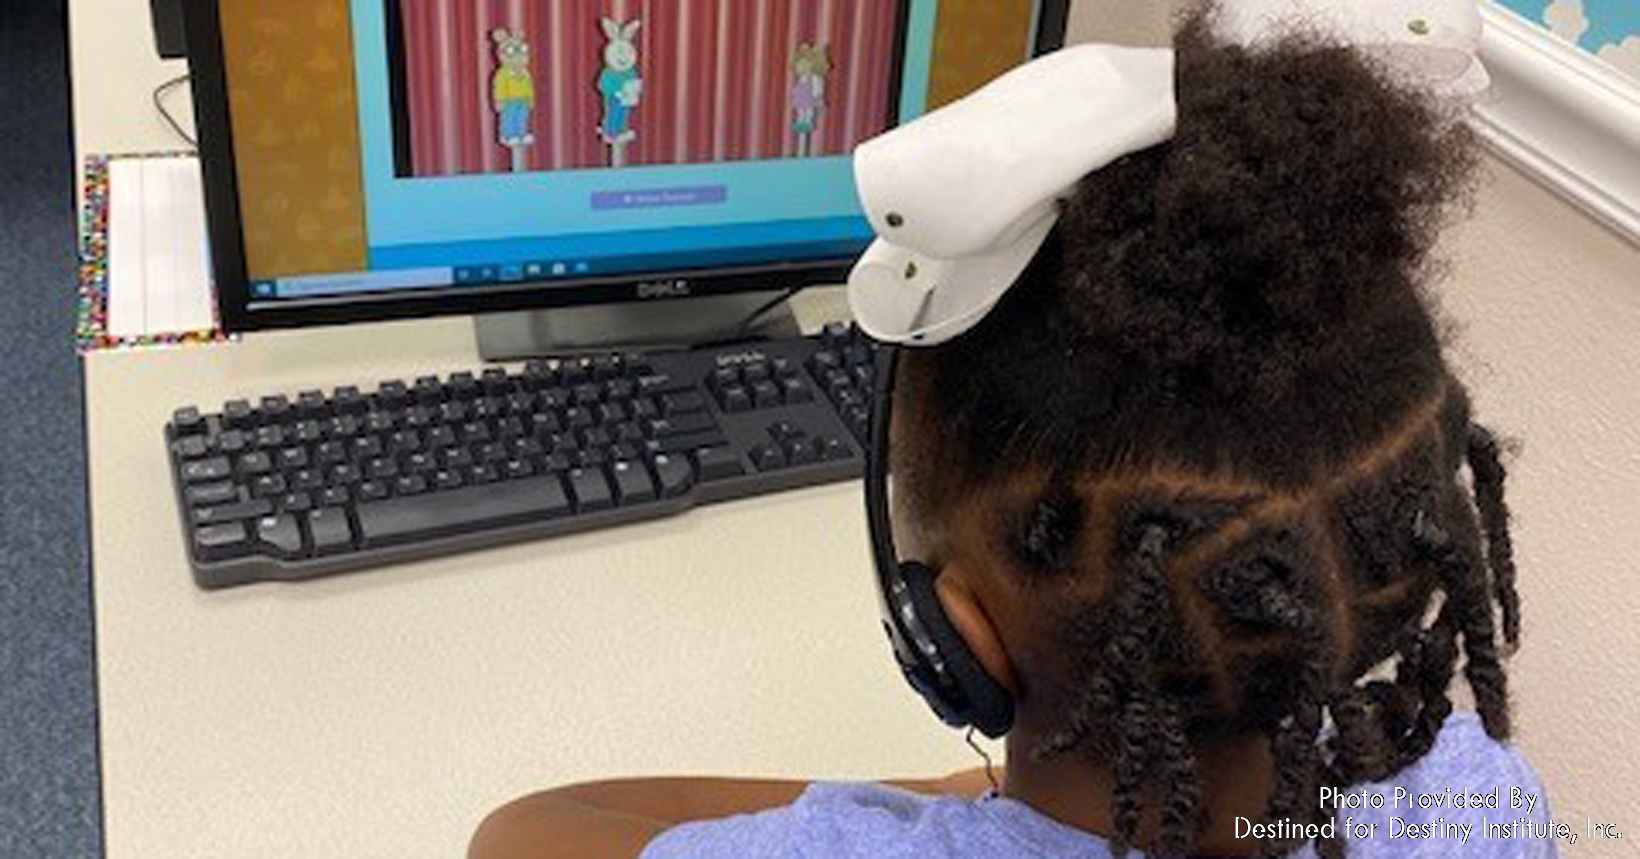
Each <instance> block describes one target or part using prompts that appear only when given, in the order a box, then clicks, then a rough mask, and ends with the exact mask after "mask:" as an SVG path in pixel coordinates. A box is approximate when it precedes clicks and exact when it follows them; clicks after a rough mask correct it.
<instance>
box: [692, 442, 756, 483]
mask: <svg viewBox="0 0 1640 859" xmlns="http://www.w3.org/2000/svg"><path fill="white" fill-rule="evenodd" d="M692 455H693V457H694V460H695V469H696V471H697V472H698V473H699V475H700V479H701V480H702V481H707V480H723V479H724V478H728V477H739V476H741V475H742V474H745V473H746V469H745V467H744V466H742V465H741V464H740V456H739V455H738V454H736V453H735V452H734V451H733V450H730V449H729V448H727V447H708V448H701V449H699V450H696V451H695V452H694V453H693V454H692Z"/></svg>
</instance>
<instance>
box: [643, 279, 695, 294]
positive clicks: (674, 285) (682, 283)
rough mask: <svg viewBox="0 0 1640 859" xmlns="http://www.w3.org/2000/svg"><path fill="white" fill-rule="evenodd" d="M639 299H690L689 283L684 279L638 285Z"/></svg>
mask: <svg viewBox="0 0 1640 859" xmlns="http://www.w3.org/2000/svg"><path fill="white" fill-rule="evenodd" d="M638 297H639V298H688V297H689V281H687V280H684V279H683V278H681V277H680V278H678V279H676V280H652V281H649V282H648V283H640V284H638Z"/></svg>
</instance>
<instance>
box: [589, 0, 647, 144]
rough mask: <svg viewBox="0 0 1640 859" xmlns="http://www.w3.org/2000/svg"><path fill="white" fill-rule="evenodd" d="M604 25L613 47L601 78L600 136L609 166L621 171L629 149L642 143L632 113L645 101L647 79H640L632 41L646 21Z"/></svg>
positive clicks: (606, 48)
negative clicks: (640, 102)
mask: <svg viewBox="0 0 1640 859" xmlns="http://www.w3.org/2000/svg"><path fill="white" fill-rule="evenodd" d="M600 23H601V24H602V25H603V28H604V35H605V36H606V37H608V39H609V43H608V44H607V45H605V46H604V70H603V72H601V73H600V74H599V75H598V94H599V95H601V96H603V99H604V120H603V123H602V124H601V125H600V126H599V127H598V134H599V136H600V137H602V138H603V141H604V143H605V144H606V145H608V146H609V165H610V166H611V167H620V166H622V165H624V164H625V163H626V147H627V146H628V145H629V144H630V143H632V141H634V140H636V139H638V132H637V131H636V130H634V129H633V128H632V127H631V126H632V111H634V110H636V109H637V107H638V101H639V100H640V99H641V98H642V97H643V78H641V77H640V76H639V75H638V46H637V44H636V43H635V42H633V41H632V38H633V37H634V36H636V35H637V34H638V28H639V27H640V26H642V25H643V21H641V20H633V21H629V22H627V23H625V24H622V23H619V22H617V21H615V20H614V19H613V18H604V19H602V21H601V22H600Z"/></svg>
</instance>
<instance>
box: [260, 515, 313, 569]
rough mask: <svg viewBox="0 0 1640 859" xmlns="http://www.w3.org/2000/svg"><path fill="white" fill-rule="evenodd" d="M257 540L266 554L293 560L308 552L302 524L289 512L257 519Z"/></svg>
mask: <svg viewBox="0 0 1640 859" xmlns="http://www.w3.org/2000/svg"><path fill="white" fill-rule="evenodd" d="M256 542H257V544H258V545H259V547H260V548H261V549H262V550H263V551H264V552H265V553H266V554H270V555H273V556H274V557H276V558H284V559H286V560H293V559H295V558H300V557H302V556H303V555H304V554H306V551H305V549H306V547H305V546H303V545H302V529H301V526H299V525H297V524H296V517H295V516H292V515H289V514H286V515H282V516H264V517H262V518H261V519H258V520H256Z"/></svg>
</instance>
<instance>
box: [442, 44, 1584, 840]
mask: <svg viewBox="0 0 1640 859" xmlns="http://www.w3.org/2000/svg"><path fill="white" fill-rule="evenodd" d="M1210 23H1211V22H1210V20H1209V19H1208V18H1207V17H1206V13H1203V14H1199V15H1197V16H1196V17H1195V18H1193V19H1191V20H1190V21H1188V22H1187V23H1186V24H1185V25H1184V27H1183V29H1182V30H1181V32H1180V34H1179V36H1178V38H1177V40H1176V48H1177V57H1176V62H1177V98H1178V127H1177V133H1176V135H1175V136H1174V138H1173V139H1172V140H1171V141H1170V142H1167V143H1164V144H1162V145H1159V146H1156V147H1153V148H1151V149H1147V150H1145V151H1143V152H1139V153H1136V154H1133V155H1130V156H1128V157H1125V158H1123V159H1121V160H1119V161H1117V162H1115V163H1114V164H1111V165H1110V166H1108V167H1105V168H1104V169H1101V170H1099V171H1097V172H1095V173H1093V174H1091V175H1089V176H1088V177H1087V178H1086V179H1084V180H1083V182H1082V183H1081V185H1080V187H1079V188H1078V189H1077V191H1076V192H1075V194H1074V196H1073V198H1072V199H1070V200H1068V201H1067V202H1066V203H1065V205H1064V207H1063V214H1062V217H1061V219H1060V221H1059V223H1058V226H1057V227H1056V228H1055V233H1054V235H1053V236H1052V237H1051V238H1050V239H1049V241H1048V243H1047V245H1045V246H1044V247H1043V248H1042V250H1041V251H1040V252H1039V253H1038V254H1037V256H1036V258H1035V261H1034V262H1033V263H1032V265H1031V267H1030V268H1029V270H1027V271H1026V273H1025V274H1024V275H1023V277H1022V278H1021V279H1020V281H1019V282H1018V283H1017V284H1016V285H1015V286H1014V288H1013V289H1011V290H1010V291H1009V292H1008V293H1007V294H1006V295H1005V296H1004V298H1003V299H1002V301H1001V302H1000V304H998V306H997V307H996V308H995V309H994V310H993V311H991V312H990V314H989V315H987V316H986V318H985V319H984V320H983V321H981V322H980V323H979V324H978V325H977V326H976V327H975V328H973V329H972V330H970V331H969V332H967V333H966V334H963V335H962V336H960V337H958V338H956V339H954V340H952V341H950V342H948V343H946V344H944V345H941V346H938V347H934V348H929V349H914V350H908V351H907V352H906V353H905V354H904V357H903V358H902V359H901V362H900V368H899V375H898V385H897V390H896V394H895V397H896V399H895V415H896V422H895V426H894V435H893V444H892V446H891V449H892V450H893V451H894V467H895V474H896V486H897V487H898V489H899V491H898V492H897V493H896V503H898V504H899V505H900V507H901V509H900V510H898V511H897V512H898V513H899V517H898V518H899V520H900V521H902V522H905V523H908V528H907V529H906V530H907V531H908V532H909V533H902V534H900V535H899V536H900V542H902V543H912V542H914V543H915V544H916V545H917V547H918V550H919V551H920V553H921V556H922V557H925V558H927V559H929V561H930V565H931V566H932V567H933V568H934V570H936V571H937V574H938V579H937V588H938V594H939V599H940V601H941V602H942V603H943V605H944V606H945V608H946V611H947V613H948V615H949V616H950V618H951V620H952V624H953V626H954V627H955V629H956V631H957V632H958V633H959V634H960V635H961V636H962V638H963V639H965V640H966V641H967V642H968V644H969V646H970V648H971V649H972V651H973V652H974V654H975V655H976V656H977V657H978V661H979V663H980V664H981V665H982V666H983V668H984V669H985V671H986V672H987V673H988V674H989V675H990V676H991V677H992V678H994V679H995V680H996V681H997V682H998V683H1000V684H1001V685H1002V686H1003V687H1004V688H1005V689H1006V690H1007V691H1008V692H1009V693H1010V695H1011V697H1012V699H1013V702H1014V711H1015V717H1014V720H1013V725H1012V728H1011V730H1010V731H1009V733H1008V734H1007V751H1008V755H1007V765H1006V769H1005V772H1004V773H1003V780H1002V783H1001V787H1000V789H999V790H995V791H990V790H987V789H986V788H987V784H986V781H985V779H984V777H983V775H982V774H980V773H966V774H960V775H957V776H953V777H952V778H950V779H947V780H945V781H940V782H929V783H901V784H883V785H822V784H815V785H807V784H802V783H777V782H731V781H692V780H656V781H638V782H617V783H606V784H598V785H588V786H580V787H571V788H566V789H562V790H557V791H552V792H548V793H544V794H539V795H536V796H532V797H528V798H525V799H522V800H519V801H517V802H515V803H513V804H512V805H509V806H508V807H506V808H503V809H502V810H500V811H498V812H497V813H495V814H494V815H492V816H491V818H490V819H489V820H487V821H486V822H485V824H484V825H483V827H482V828H481V829H480V831H479V832H478V834H477V835H476V837H475V839H474V842H473V848H472V856H473V857H474V859H522V857H558V856H566V857H567V856H576V857H613V856H624V857H631V856H639V855H641V856H643V857H645V859H670V857H765V856H766V857H901V856H903V857H919V859H934V857H959V856H960V857H999V856H1055V857H1058V856H1076V857H1107V856H1113V855H1114V856H1121V855H1124V854H1125V853H1127V852H1128V851H1129V850H1130V849H1133V850H1139V851H1142V852H1144V853H1146V854H1149V855H1158V856H1163V855H1165V856H1177V855H1191V856H1231V855H1235V856H1240V855H1287V854H1289V853H1296V854H1297V855H1300V856H1312V855H1316V854H1320V855H1322V856H1339V855H1348V856H1352V857H1362V856H1366V857H1378V856H1406V855H1412V856H1418V855H1438V856H1459V855H1463V856H1471V855H1473V856H1510V857H1514V856H1528V857H1544V856H1553V855H1555V849H1554V842H1553V841H1552V840H1551V839H1549V838H1546V837H1543V836H1542V835H1540V833H1541V832H1542V830H1541V829H1539V828H1538V826H1540V825H1541V824H1543V823H1544V822H1545V821H1547V820H1548V819H1549V817H1548V809H1547V805H1546V803H1545V802H1544V799H1543V791H1542V789H1541V787H1540V785H1539V784H1538V782H1537V778H1536V776H1535V775H1534V773H1533V771H1532V769H1531V768H1530V767H1529V766H1528V765H1527V763H1526V762H1525V761H1524V760H1523V759H1522V758H1521V756H1520V755H1519V754H1518V753H1517V752H1516V751H1515V750H1514V749H1513V748H1512V747H1510V746H1508V745H1506V744H1505V741H1506V740H1507V738H1508V737H1509V731H1510V725H1509V708H1508V698H1507V693H1506V689H1505V675H1504V671H1503V668H1502V667H1501V665H1500V653H1499V649H1500V640H1501V642H1502V644H1504V645H1508V646H1513V645H1514V644H1515V643H1516V641H1517V637H1518V634H1519V629H1520V617H1519V600H1518V598H1517V596H1516V592H1515V585H1514V582H1515V566H1514V561H1513V558H1512V553H1511V547H1510V542H1509V532H1508V512H1507V509H1506V507H1505V505H1504V499H1503V479H1504V469H1503V466H1502V464H1501V462H1500V457H1499V445H1498V442H1497V441H1496V439H1495V438H1494V437H1493V436H1492V434H1491V433H1489V432H1487V431H1486V430H1485V429H1483V428H1481V427H1480V426H1478V425H1476V424H1475V423H1473V421H1472V416H1471V413H1470V405H1469V398H1468V396H1467V395H1466V392H1465V390H1464V388H1463V386H1462V385H1461V384H1460V383H1459V381H1458V380H1457V379H1456V378H1455V376H1454V375H1453V373H1452V371H1451V369H1450V368H1449V366H1448V365H1447V363H1446V360H1445V358H1444V356H1443V349H1442V343H1441V340H1440V333H1439V328H1438V326H1437V324H1436V323H1435V321H1434V320H1433V318H1432V312H1431V310H1430V309H1429V306H1428V299H1427V297H1426V296H1425V294H1424V284H1425V282H1426V280H1427V275H1428V273H1429V263H1428V255H1429V252H1430V250H1431V245H1432V243H1433V242H1434V241H1435V239H1436V236H1437V234H1438V231H1439V227H1440V225H1441V224H1442V222H1443V221H1444V219H1445V218H1446V216H1447V214H1448V210H1449V209H1450V208H1451V204H1452V203H1454V202H1455V201H1461V200H1462V199H1463V197H1464V196H1465V194H1466V192H1467V189H1468V187H1469V181H1470V177H1471V172H1472V168H1473V165H1474V160H1475V156H1474V150H1473V143H1472V140H1471V137H1470V134H1469V132H1468V131H1467V130H1466V128H1465V126H1463V125H1462V124H1460V123H1457V122H1453V121H1452V120H1451V118H1450V117H1447V116H1444V115H1442V114H1441V113H1440V111H1439V110H1438V109H1437V108H1435V107H1433V106H1432V104H1431V101H1430V99H1429V98H1428V97H1427V96H1426V95H1424V94H1421V93H1417V92H1414V91H1413V90H1412V89H1410V88H1407V87H1403V86H1402V85H1401V84H1399V83H1397V82H1394V81H1392V80H1391V79H1390V78H1388V77H1386V76H1385V75H1384V74H1383V73H1381V72H1380V71H1379V70H1378V67H1377V66H1375V65H1373V64H1372V63H1370V62H1369V61H1368V60H1366V59H1364V58H1363V55H1361V54H1360V53H1358V52H1356V51H1353V50H1349V49H1345V48H1340V47H1332V46H1328V45H1327V44H1324V43H1322V42H1320V41H1318V40H1314V39H1310V38H1307V37H1303V36H1295V37H1292V38H1289V39H1287V40H1285V41H1283V42H1281V43H1280V44H1279V45H1276V46H1274V47H1271V48H1268V49H1265V50H1260V51H1249V50H1245V49H1243V48H1241V47H1237V46H1234V45H1230V44H1226V43H1224V42H1223V41H1221V40H1219V39H1218V38H1217V37H1216V36H1215V35H1214V31H1213V28H1212V27H1211V26H1210ZM1460 669H1461V671H1462V673H1463V675H1464V678H1465V679H1466V680H1467V685H1468V687H1469V689H1470V690H1471V691H1472V693H1473V698H1474V701H1475V706H1476V709H1477V711H1478V712H1477V713H1468V712H1465V713H1455V712H1453V706H1452V703H1451V701H1450V699H1449V697H1448V696H1449V691H1450V687H1451V686H1452V682H1453V680H1454V675H1455V673H1457V672H1458V671H1459V670H1460ZM1396 788H1403V789H1404V790H1405V791H1406V794H1407V795H1409V796H1411V797H1416V796H1417V795H1419V794H1425V793H1427V794H1437V795H1444V796H1447V797H1449V798H1450V797H1451V796H1452V795H1454V794H1459V795H1466V796H1467V795H1469V794H1481V795H1483V796H1487V795H1491V794H1492V793H1493V792H1494V791H1497V795H1498V796H1499V797H1500V798H1501V802H1502V807H1501V808H1499V809H1497V810H1493V809H1490V808H1485V807H1481V808H1475V809H1469V808H1465V807H1454V806H1453V803H1452V802H1450V801H1447V802H1445V803H1443V804H1442V806H1441V807H1436V808H1429V809H1425V808H1422V807H1420V806H1418V805H1416V804H1410V803H1409V802H1408V801H1407V800H1406V799H1400V795H1398V794H1397V793H1396ZM1516 789H1518V790H1519V792H1520V793H1519V795H1520V796H1522V797H1525V796H1530V797H1532V804H1531V806H1530V807H1524V806H1523V807H1520V808H1516V809H1511V808H1510V807H1509V800H1510V798H1511V797H1513V796H1515V795H1516V794H1515V793H1514V791H1515V790H1516ZM1345 794H1353V795H1354V796H1355V797H1357V799H1356V800H1354V801H1345V800H1341V799H1339V798H1338V797H1340V796H1342V795H1345ZM1373 796H1382V797H1383V802H1382V807H1381V808H1377V809H1375V808H1373V807H1372V806H1373V804H1374V803H1373V802H1372V800H1371V797H1373ZM1398 799H1399V801H1397V800H1398ZM1468 804H1469V803H1467V802H1465V805H1468ZM1483 818H1484V819H1485V820H1486V821H1487V822H1489V823H1494V824H1499V823H1501V824H1505V825H1512V828H1511V829H1510V830H1509V831H1508V834H1509V835H1510V837H1508V838H1500V837H1498V836H1499V835H1500V834H1502V833H1500V832H1498V831H1496V830H1493V831H1490V832H1489V831H1487V830H1483V829H1482V828H1481V826H1480V825H1481V823H1482V820H1483ZM1465 827H1470V828H1469V829H1467V830H1465ZM1409 833H1410V834H1409Z"/></svg>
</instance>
